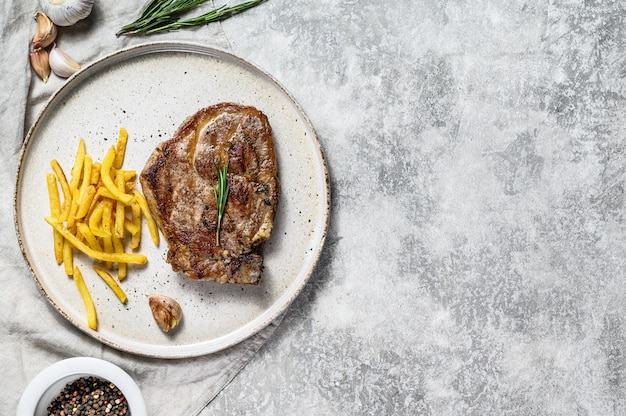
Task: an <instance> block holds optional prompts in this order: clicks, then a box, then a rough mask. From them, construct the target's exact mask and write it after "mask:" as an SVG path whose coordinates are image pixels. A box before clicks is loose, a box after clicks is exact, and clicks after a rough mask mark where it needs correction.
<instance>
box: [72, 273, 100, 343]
mask: <svg viewBox="0 0 626 416" xmlns="http://www.w3.org/2000/svg"><path fill="white" fill-rule="evenodd" d="M73 277H74V283H76V287H77V288H78V291H79V292H80V296H81V297H82V298H83V303H84V304H85V308H86V309H87V325H88V326H89V328H91V329H93V330H94V331H96V330H97V329H98V318H97V316H96V306H95V305H94V303H93V298H92V297H91V293H89V289H87V285H86V284H85V279H83V274H82V273H81V272H80V269H79V268H78V267H76V268H75V269H74V276H73Z"/></svg>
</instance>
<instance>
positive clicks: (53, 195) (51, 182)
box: [46, 173, 63, 264]
mask: <svg viewBox="0 0 626 416" xmlns="http://www.w3.org/2000/svg"><path fill="white" fill-rule="evenodd" d="M46 182H47V184H48V199H49V200H50V214H51V215H52V216H53V217H56V218H59V217H60V216H61V200H60V199H59V188H58V187H57V178H56V176H55V174H54V173H48V174H47V175H46ZM52 232H53V238H54V259H55V260H56V262H57V264H61V262H62V261H63V236H61V234H59V232H58V231H56V230H53V231H52Z"/></svg>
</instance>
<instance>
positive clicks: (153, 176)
mask: <svg viewBox="0 0 626 416" xmlns="http://www.w3.org/2000/svg"><path fill="white" fill-rule="evenodd" d="M227 163H228V166H229V167H228V184H229V185H230V193H229V195H228V200H227V203H226V208H225V211H224V216H223V218H222V225H221V229H220V244H219V245H218V244H217V242H216V232H217V226H216V225H217V208H216V202H215V195H214V192H213V187H214V186H215V185H216V184H217V172H216V169H215V164H217V165H218V166H219V167H220V168H222V167H223V166H224V165H226V164H227ZM140 179H141V186H142V189H143V192H144V195H145V196H146V199H147V200H148V205H149V207H150V210H151V212H152V214H153V215H154V217H155V218H156V220H157V224H158V225H159V228H160V229H161V231H162V232H163V234H164V236H165V239H166V240H167V243H168V246H169V251H168V254H167V261H168V263H170V264H171V266H172V269H173V270H174V271H182V272H183V273H184V274H185V275H186V276H187V277H189V278H191V279H197V280H215V281H217V282H220V283H225V282H229V283H252V284H256V283H258V282H259V279H260V278H261V275H262V271H263V257H262V256H261V255H260V254H259V253H258V252H257V250H256V249H257V248H258V246H259V244H261V243H262V242H264V241H266V240H267V239H268V238H269V237H270V233H271V230H272V227H273V223H274V214H275V210H276V206H277V204H278V195H279V189H280V184H279V181H278V172H277V165H276V154H275V149H274V141H273V139H272V129H271V127H270V124H269V122H268V120H267V117H266V116H265V115H264V114H263V113H262V112H260V111H258V110H257V109H256V108H254V107H248V106H242V105H238V104H233V103H221V104H216V105H213V106H211V107H207V108H204V109H202V110H200V111H198V112H197V113H196V114H194V115H192V116H191V117H189V118H188V119H187V120H185V122H184V123H183V124H182V125H181V126H180V127H179V128H178V130H177V131H176V133H175V134H174V136H173V137H172V138H171V139H169V140H167V141H165V142H163V143H161V144H159V145H158V146H157V148H156V149H155V151H154V152H153V153H152V155H151V156H150V158H149V159H148V161H147V163H146V166H145V167H144V170H143V171H142V173H141V178H140Z"/></svg>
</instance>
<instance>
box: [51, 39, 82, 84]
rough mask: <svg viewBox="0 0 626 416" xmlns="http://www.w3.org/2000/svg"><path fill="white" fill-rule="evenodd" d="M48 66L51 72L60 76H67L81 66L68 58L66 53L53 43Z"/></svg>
mask: <svg viewBox="0 0 626 416" xmlns="http://www.w3.org/2000/svg"><path fill="white" fill-rule="evenodd" d="M50 68H51V69H52V72H54V73H55V74H56V75H58V76H60V77H61V78H67V77H69V76H70V75H72V74H73V73H74V72H76V71H78V70H79V69H80V68H81V66H80V65H79V64H77V63H76V62H75V61H74V60H73V59H72V58H70V57H69V55H68V54H66V53H65V52H63V51H62V50H61V49H59V48H57V46H56V45H54V46H53V47H52V49H50Z"/></svg>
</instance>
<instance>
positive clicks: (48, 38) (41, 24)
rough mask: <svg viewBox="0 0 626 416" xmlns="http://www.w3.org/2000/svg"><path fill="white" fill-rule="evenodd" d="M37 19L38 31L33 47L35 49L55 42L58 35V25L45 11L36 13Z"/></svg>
mask: <svg viewBox="0 0 626 416" xmlns="http://www.w3.org/2000/svg"><path fill="white" fill-rule="evenodd" d="M35 19H36V20H37V32H36V33H35V37H34V38H33V47H34V48H35V49H38V48H45V47H47V46H49V45H51V44H52V42H54V40H55V39H56V37H57V26H56V25H55V24H54V23H53V22H52V20H50V18H49V17H48V16H46V15H45V14H44V13H41V12H37V13H35Z"/></svg>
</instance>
